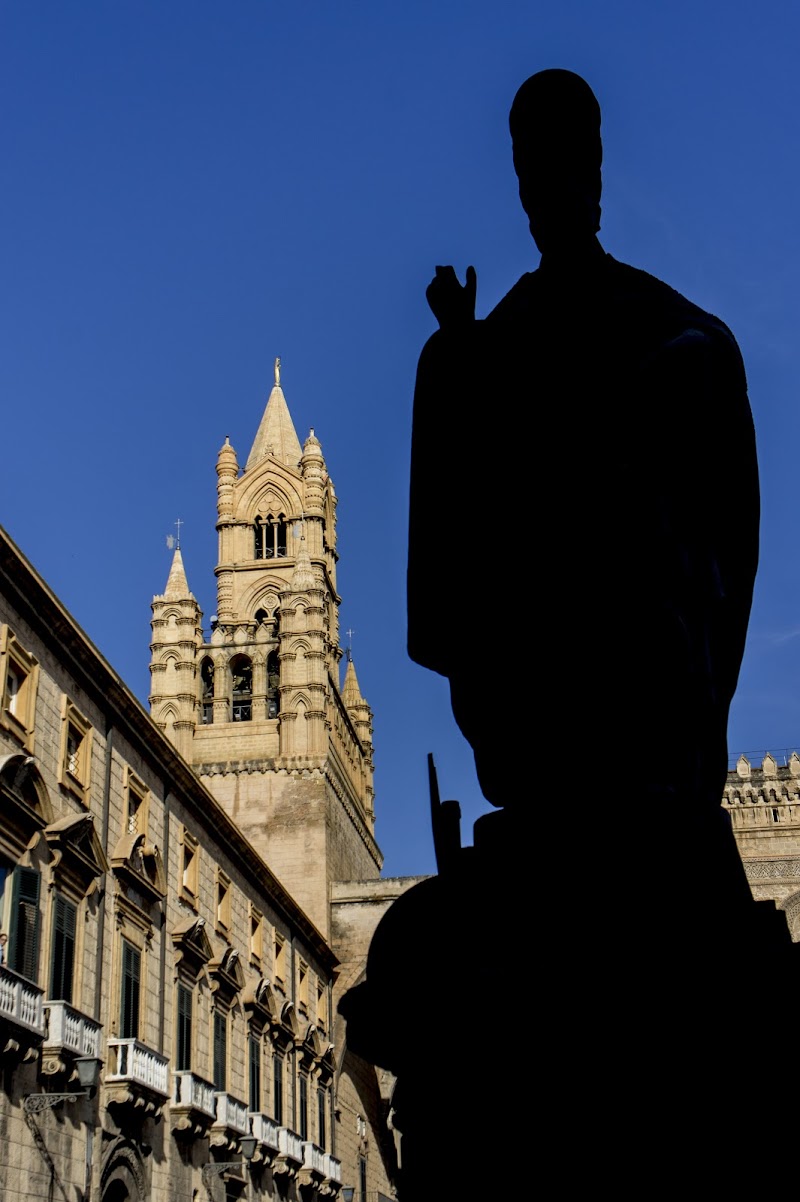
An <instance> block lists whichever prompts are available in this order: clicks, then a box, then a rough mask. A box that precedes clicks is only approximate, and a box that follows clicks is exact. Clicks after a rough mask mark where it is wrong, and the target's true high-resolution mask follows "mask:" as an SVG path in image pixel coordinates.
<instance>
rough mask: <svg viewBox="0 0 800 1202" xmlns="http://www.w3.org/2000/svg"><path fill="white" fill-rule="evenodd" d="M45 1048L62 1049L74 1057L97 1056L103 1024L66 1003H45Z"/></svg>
mask: <svg viewBox="0 0 800 1202" xmlns="http://www.w3.org/2000/svg"><path fill="white" fill-rule="evenodd" d="M44 1009H45V1013H46V1015H47V1034H46V1036H45V1047H47V1048H51V1047H58V1048H63V1049H64V1051H66V1052H72V1053H73V1055H75V1056H99V1055H100V1035H101V1033H102V1030H103V1024H102V1023H98V1022H95V1020H94V1019H93V1018H89V1016H88V1015H86V1014H82V1013H81V1012H80V1010H76V1009H75V1008H74V1007H73V1006H70V1005H69V1003H68V1002H50V1001H48V1002H45V1003H44Z"/></svg>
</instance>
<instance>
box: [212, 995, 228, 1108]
mask: <svg viewBox="0 0 800 1202" xmlns="http://www.w3.org/2000/svg"><path fill="white" fill-rule="evenodd" d="M227 1082H228V1020H227V1018H226V1017H225V1015H224V1014H220V1012H219V1010H215V1011H214V1089H216V1090H218V1091H220V1092H224V1091H225V1090H226V1089H227Z"/></svg>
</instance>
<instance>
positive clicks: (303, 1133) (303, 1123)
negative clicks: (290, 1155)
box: [300, 1073, 308, 1139]
mask: <svg viewBox="0 0 800 1202" xmlns="http://www.w3.org/2000/svg"><path fill="white" fill-rule="evenodd" d="M300 1138H301V1139H308V1078H307V1077H306V1075H305V1073H301V1074H300Z"/></svg>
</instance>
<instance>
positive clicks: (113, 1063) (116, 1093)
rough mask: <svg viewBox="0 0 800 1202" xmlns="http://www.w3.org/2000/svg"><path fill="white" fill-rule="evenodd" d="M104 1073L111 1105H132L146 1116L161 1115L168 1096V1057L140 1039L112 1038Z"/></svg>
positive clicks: (154, 1116) (156, 1116) (135, 1110)
mask: <svg viewBox="0 0 800 1202" xmlns="http://www.w3.org/2000/svg"><path fill="white" fill-rule="evenodd" d="M108 1060H109V1063H108V1071H107V1072H106V1076H105V1084H106V1090H107V1094H108V1102H109V1105H117V1106H122V1107H125V1106H127V1107H131V1108H132V1109H133V1111H134V1112H135V1113H136V1114H138V1115H140V1116H141V1117H143V1118H145V1117H146V1118H155V1119H160V1118H161V1112H162V1110H163V1107H164V1103H165V1102H166V1100H167V1098H168V1097H169V1060H168V1059H167V1057H166V1056H162V1055H161V1054H160V1053H159V1052H155V1051H153V1049H152V1048H149V1047H147V1045H146V1044H144V1043H140V1042H139V1040H138V1039H109V1041H108Z"/></svg>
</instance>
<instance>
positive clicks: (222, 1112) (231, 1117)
mask: <svg viewBox="0 0 800 1202" xmlns="http://www.w3.org/2000/svg"><path fill="white" fill-rule="evenodd" d="M214 1098H215V1099H216V1103H217V1120H216V1122H217V1126H221V1127H230V1129H231V1131H239V1132H241V1134H242V1135H249V1134H250V1124H249V1122H248V1112H247V1107H246V1106H245V1104H244V1102H240V1101H239V1099H238V1098H234V1097H232V1096H231V1094H229V1093H220V1092H219V1091H216V1092H215V1093H214Z"/></svg>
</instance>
